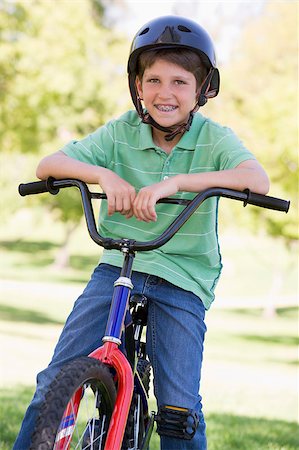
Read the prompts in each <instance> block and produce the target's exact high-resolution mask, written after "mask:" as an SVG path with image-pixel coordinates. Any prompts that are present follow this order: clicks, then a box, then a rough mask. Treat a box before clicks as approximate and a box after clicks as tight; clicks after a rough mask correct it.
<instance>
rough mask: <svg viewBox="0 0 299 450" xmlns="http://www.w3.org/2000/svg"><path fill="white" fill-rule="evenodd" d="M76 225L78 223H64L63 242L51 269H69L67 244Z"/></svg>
mask: <svg viewBox="0 0 299 450" xmlns="http://www.w3.org/2000/svg"><path fill="white" fill-rule="evenodd" d="M78 225H79V222H68V223H66V227H65V237H64V241H63V243H62V245H61V247H60V248H59V250H58V252H57V254H56V257H55V260H54V262H53V264H52V267H53V268H55V269H66V268H68V267H70V252H69V243H70V241H71V237H72V236H73V234H74V232H75V230H76V229H77V227H78Z"/></svg>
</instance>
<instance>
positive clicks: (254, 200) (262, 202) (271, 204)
mask: <svg viewBox="0 0 299 450" xmlns="http://www.w3.org/2000/svg"><path fill="white" fill-rule="evenodd" d="M246 193H247V194H248V197H247V200H246V201H245V202H244V206H246V204H247V203H249V204H250V205H255V206H261V207H262V208H268V209H274V210H276V211H284V212H286V213H287V212H288V210H289V208H290V202H289V201H288V200H282V199H280V198H275V197H270V196H268V195H261V194H255V193H252V192H250V191H248V190H246Z"/></svg>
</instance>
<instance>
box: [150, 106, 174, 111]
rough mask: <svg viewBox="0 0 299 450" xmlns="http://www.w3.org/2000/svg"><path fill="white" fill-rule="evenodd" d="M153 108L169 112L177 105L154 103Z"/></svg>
mask: <svg viewBox="0 0 299 450" xmlns="http://www.w3.org/2000/svg"><path fill="white" fill-rule="evenodd" d="M155 108H157V109H158V111H162V112H170V111H174V110H176V109H177V106H173V105H155Z"/></svg>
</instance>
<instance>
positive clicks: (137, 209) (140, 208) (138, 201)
mask: <svg viewBox="0 0 299 450" xmlns="http://www.w3.org/2000/svg"><path fill="white" fill-rule="evenodd" d="M156 201H157V199H156V197H155V196H154V194H153V193H152V192H150V191H147V190H146V189H144V190H143V189H141V190H140V191H139V193H138V195H137V196H136V198H135V201H134V203H133V213H134V216H135V217H136V218H137V219H138V220H143V221H144V222H152V221H153V222H155V221H156V220H157V214H156V210H155V205H156Z"/></svg>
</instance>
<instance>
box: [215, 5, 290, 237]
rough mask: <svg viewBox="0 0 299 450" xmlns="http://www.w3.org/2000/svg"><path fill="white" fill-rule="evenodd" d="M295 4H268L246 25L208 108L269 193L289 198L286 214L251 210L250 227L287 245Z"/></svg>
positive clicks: (288, 233)
mask: <svg viewBox="0 0 299 450" xmlns="http://www.w3.org/2000/svg"><path fill="white" fill-rule="evenodd" d="M296 13H297V5H296V3H295V2H268V4H267V5H266V9H265V11H264V12H263V14H261V15H259V16H258V17H256V18H255V19H252V20H251V21H250V22H248V23H247V26H246V27H245V28H244V31H243V35H242V37H241V39H240V40H239V41H238V44H237V45H236V46H235V49H234V53H233V58H232V61H231V63H230V64H229V65H228V66H227V67H224V68H223V70H222V80H223V81H222V85H223V86H224V89H223V90H222V92H221V95H220V97H219V100H218V99H217V104H216V102H215V104H214V105H212V102H211V105H209V108H210V111H211V110H212V111H213V116H216V117H218V118H219V120H221V121H222V122H223V121H225V120H226V117H227V116H228V115H229V116H230V119H231V125H232V127H233V128H236V129H237V130H238V134H239V135H240V136H241V137H242V139H243V140H244V141H245V144H246V145H247V146H248V147H249V148H252V149H253V151H254V153H255V154H256V155H257V157H258V159H259V160H260V161H261V162H262V164H263V165H264V166H265V168H266V170H267V172H268V173H269V176H270V179H271V184H272V187H271V193H273V195H274V196H281V197H282V198H289V199H290V200H291V208H290V212H289V213H288V214H287V215H284V214H281V213H279V214H278V213H273V212H268V211H266V210H262V209H260V208H259V209H253V210H252V216H251V217H252V221H251V224H252V225H253V226H254V228H255V229H258V224H259V223H260V222H261V221H262V222H263V227H266V228H267V230H268V233H269V234H270V235H272V236H280V237H283V238H284V239H285V242H286V243H287V244H291V243H292V242H294V241H296V240H297V239H298V226H297V219H298V203H297V198H298V158H297V145H298V130H297V127H298V104H297V101H298V88H297V74H298V41H297V39H296V36H297V20H296V18H297V14H296Z"/></svg>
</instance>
